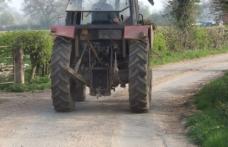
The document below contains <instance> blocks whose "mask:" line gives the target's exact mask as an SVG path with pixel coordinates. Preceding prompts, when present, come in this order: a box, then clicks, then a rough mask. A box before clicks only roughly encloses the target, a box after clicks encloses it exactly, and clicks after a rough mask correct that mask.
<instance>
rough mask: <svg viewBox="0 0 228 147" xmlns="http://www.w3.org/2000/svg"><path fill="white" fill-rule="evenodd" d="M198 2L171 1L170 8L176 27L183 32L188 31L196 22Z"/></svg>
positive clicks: (190, 0)
mask: <svg viewBox="0 0 228 147" xmlns="http://www.w3.org/2000/svg"><path fill="white" fill-rule="evenodd" d="M196 2H198V1H197V0H171V1H169V6H168V7H170V9H171V12H170V14H171V16H172V17H173V18H174V21H175V23H176V26H177V27H178V28H179V29H181V30H186V29H187V30H188V29H191V28H192V25H193V24H194V23H195V21H196V14H197V13H196V12H197V7H196Z"/></svg>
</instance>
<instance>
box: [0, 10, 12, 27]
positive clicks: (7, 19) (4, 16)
mask: <svg viewBox="0 0 228 147" xmlns="http://www.w3.org/2000/svg"><path fill="white" fill-rule="evenodd" d="M14 23H15V18H14V17H13V15H12V14H10V13H8V12H2V13H0V25H3V26H7V25H12V24H14Z"/></svg>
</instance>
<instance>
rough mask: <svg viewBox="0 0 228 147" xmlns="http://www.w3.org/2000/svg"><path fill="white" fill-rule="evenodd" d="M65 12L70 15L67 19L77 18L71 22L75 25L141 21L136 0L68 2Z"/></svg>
mask: <svg viewBox="0 0 228 147" xmlns="http://www.w3.org/2000/svg"><path fill="white" fill-rule="evenodd" d="M150 2H151V4H153V1H151V0H150ZM66 11H67V14H68V15H71V16H68V17H71V18H73V17H75V16H76V17H77V19H74V20H76V21H75V22H73V23H74V24H77V25H88V24H138V23H139V22H142V21H143V17H141V18H140V16H142V15H140V14H139V6H138V1H137V0H69V2H68V5H67V9H66ZM72 14H73V15H74V16H72ZM140 19H141V20H140ZM71 24H72V22H71Z"/></svg>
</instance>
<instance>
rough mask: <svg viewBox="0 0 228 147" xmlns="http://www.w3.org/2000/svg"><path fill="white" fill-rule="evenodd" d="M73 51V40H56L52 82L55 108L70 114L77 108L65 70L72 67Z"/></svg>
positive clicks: (52, 62)
mask: <svg viewBox="0 0 228 147" xmlns="http://www.w3.org/2000/svg"><path fill="white" fill-rule="evenodd" d="M71 51H72V43H71V40H69V39H66V38H64V37H57V38H56V40H55V44H54V48H53V54H52V60H51V80H52V100H53V106H54V108H55V110H56V111H57V112H70V111H73V110H74V108H75V102H74V100H73V99H72V97H71V94H70V76H69V75H68V74H67V73H66V71H65V70H64V67H69V66H70V57H71Z"/></svg>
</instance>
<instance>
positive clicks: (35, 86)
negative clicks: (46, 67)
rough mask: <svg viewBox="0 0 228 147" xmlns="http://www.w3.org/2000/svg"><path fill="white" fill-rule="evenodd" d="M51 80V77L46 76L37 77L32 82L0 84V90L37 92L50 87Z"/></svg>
mask: <svg viewBox="0 0 228 147" xmlns="http://www.w3.org/2000/svg"><path fill="white" fill-rule="evenodd" d="M50 87H51V82H50V79H49V78H48V77H47V76H45V77H36V78H35V79H34V80H33V81H31V82H26V83H25V84H4V85H0V91H4V92H35V91H41V90H45V89H50Z"/></svg>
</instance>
